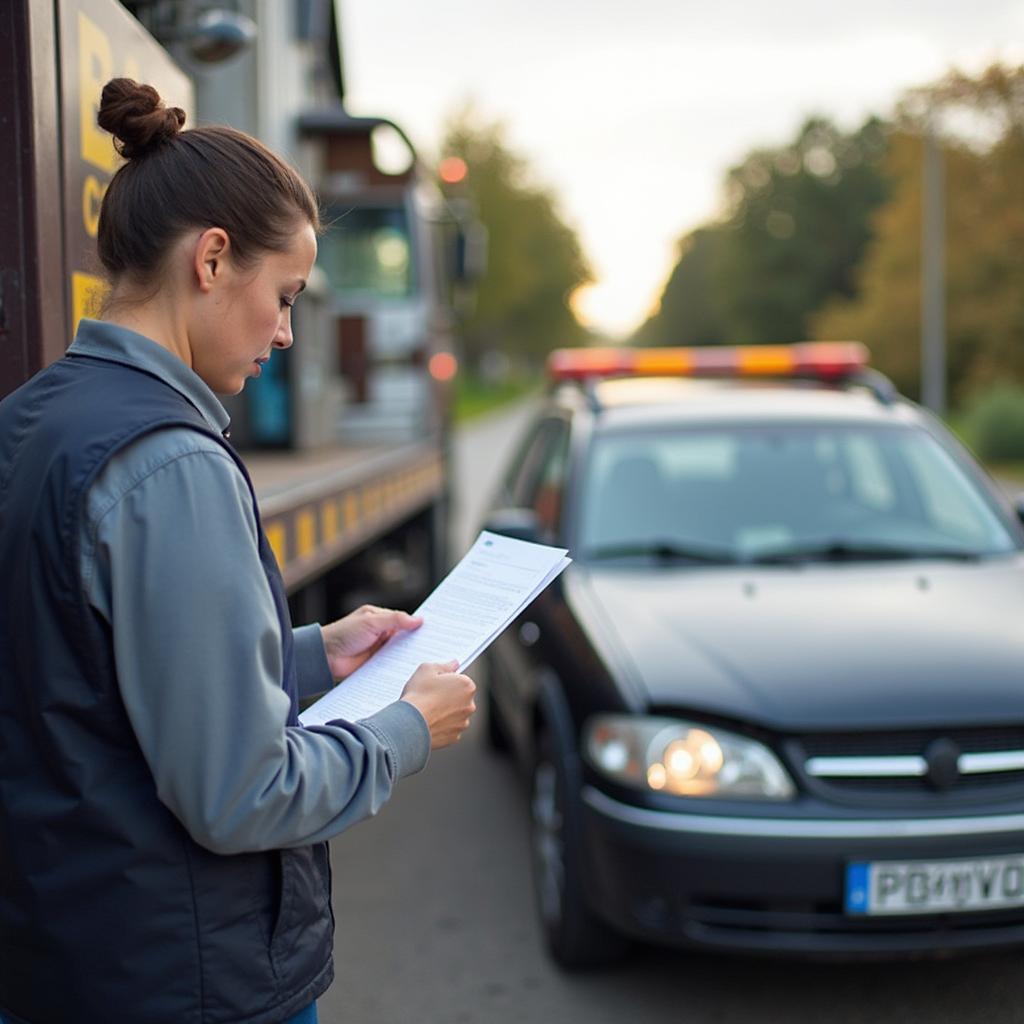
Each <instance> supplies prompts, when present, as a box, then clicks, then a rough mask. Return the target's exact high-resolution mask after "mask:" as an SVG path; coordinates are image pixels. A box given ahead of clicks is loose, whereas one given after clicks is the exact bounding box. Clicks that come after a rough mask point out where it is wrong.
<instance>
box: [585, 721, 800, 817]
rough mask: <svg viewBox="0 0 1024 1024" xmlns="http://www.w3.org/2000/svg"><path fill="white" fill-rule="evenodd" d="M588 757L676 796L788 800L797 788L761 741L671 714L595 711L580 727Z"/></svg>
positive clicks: (605, 771) (616, 774)
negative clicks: (654, 716)
mask: <svg viewBox="0 0 1024 1024" xmlns="http://www.w3.org/2000/svg"><path fill="white" fill-rule="evenodd" d="M583 751H584V755H585V757H586V759H587V762H588V763H589V764H590V765H592V766H593V767H594V768H595V769H597V771H599V772H601V774H602V775H606V776H608V778H610V779H614V780H615V781H616V782H623V783H626V784H628V785H631V786H637V787H639V788H641V789H649V790H654V791H656V792H658V793H673V794H675V795H677V796H696V797H725V798H728V797H739V798H745V799H755V800H758V799H760V800H789V799H791V798H792V797H793V796H794V795H795V794H796V790H795V788H794V786H793V783H792V781H791V780H790V778H789V776H788V775H787V774H786V770H785V768H783V767H782V765H781V764H780V763H779V759H778V758H777V757H776V756H775V755H774V754H773V753H772V752H771V751H770V750H769V749H768V748H767V747H766V746H765V745H764V744H763V743H758V742H757V741H756V740H752V739H748V738H747V737H746V736H739V735H737V734H736V733H733V732H728V731H726V730H725V729H719V728H718V727H717V726H711V725H700V724H697V723H695V722H685V721H680V720H679V719H674V718H647V717H640V716H635V715H597V716H595V717H594V718H591V719H589V720H588V721H587V723H586V725H585V726H584V729H583Z"/></svg>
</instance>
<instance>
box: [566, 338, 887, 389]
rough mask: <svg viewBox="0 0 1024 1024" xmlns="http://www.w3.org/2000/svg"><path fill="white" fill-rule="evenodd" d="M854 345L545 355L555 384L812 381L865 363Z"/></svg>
mask: <svg viewBox="0 0 1024 1024" xmlns="http://www.w3.org/2000/svg"><path fill="white" fill-rule="evenodd" d="M869 358H870V353H869V352H868V350H867V347H866V346H865V345H862V344H861V343H860V342H859V341H808V342H803V343H801V344H798V345H745V346H740V347H735V348H722V347H718V346H714V347H712V346H708V347H705V348H559V349H555V350H554V351H553V352H552V353H551V354H550V355H549V356H548V373H549V375H550V376H551V377H552V378H553V379H554V380H588V379H590V378H593V377H814V378H818V379H821V380H843V379H844V378H846V377H850V376H852V375H853V374H855V373H858V372H859V371H861V370H863V369H864V368H865V367H866V366H867V365H868V360H869Z"/></svg>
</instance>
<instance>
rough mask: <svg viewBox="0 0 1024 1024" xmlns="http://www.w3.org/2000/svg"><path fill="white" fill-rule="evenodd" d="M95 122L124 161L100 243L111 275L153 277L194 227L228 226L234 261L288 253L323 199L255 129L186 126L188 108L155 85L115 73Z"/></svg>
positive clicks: (315, 218)
mask: <svg viewBox="0 0 1024 1024" xmlns="http://www.w3.org/2000/svg"><path fill="white" fill-rule="evenodd" d="M97 121H98V123H99V125H100V127H101V128H104V129H105V130H106V131H108V132H110V133H111V134H112V135H113V136H114V145H115V147H116V149H117V150H118V152H119V153H121V155H122V156H123V157H125V159H126V160H127V163H125V164H124V165H123V166H122V167H121V168H120V170H118V172H117V173H116V174H115V175H114V178H113V180H112V181H111V182H110V187H109V188H108V189H107V193H106V195H105V196H104V198H103V204H102V206H101V208H100V219H99V234H98V238H97V248H98V251H99V258H100V262H101V263H102V264H103V267H104V269H105V270H106V271H107V273H108V274H109V275H110V277H111V279H112V280H113V281H115V282H116V281H117V280H118V279H119V278H120V277H121V276H122V275H128V276H129V277H131V278H133V279H135V280H137V281H138V282H139V283H148V282H151V281H152V280H153V278H154V275H155V274H156V273H157V272H158V271H159V269H160V268H161V266H162V264H163V260H164V258H165V256H166V254H167V250H168V249H169V247H170V246H171V245H172V244H173V243H174V242H175V241H176V240H177V239H178V238H180V237H181V236H182V235H183V234H185V232H187V231H188V230H190V229H193V228H201V229H205V228H208V227H220V228H223V229H224V230H225V231H226V232H227V233H228V236H229V237H230V239H231V251H232V254H233V257H234V259H235V262H236V263H239V264H241V265H243V266H246V265H251V264H253V263H254V262H255V261H256V260H257V259H258V258H259V256H260V254H261V253H264V252H267V251H269V250H274V251H282V250H284V249H286V248H287V247H288V243H289V241H290V240H291V238H292V237H293V236H294V234H295V230H296V222H297V221H299V220H300V218H304V219H305V220H307V221H308V222H309V223H310V225H311V226H312V227H313V230H314V231H319V230H320V215H319V211H318V209H317V202H316V199H315V197H314V196H313V193H312V191H311V190H310V188H309V186H308V185H307V184H306V182H305V181H303V179H302V177H301V175H300V174H299V173H298V171H296V170H295V169H294V168H293V167H291V166H289V165H288V164H287V163H285V161H284V160H282V159H281V158H280V157H278V156H276V155H275V154H274V153H272V152H271V151H270V150H269V149H267V147H266V146H264V145H263V143H261V142H259V141H258V140H257V139H254V138H253V137H252V136H251V135H246V134H245V133H244V132H240V131H236V130H235V129H234V128H228V127H226V126H224V125H209V126H203V127H200V128H192V129H189V130H188V131H182V130H181V129H182V126H183V125H184V123H185V112H184V111H183V110H182V109H181V108H180V107H165V106H164V105H163V102H162V101H161V99H160V94H159V93H158V92H157V91H156V89H154V88H153V87H152V86H150V85H140V84H139V83H137V82H133V81H132V80H131V79H129V78H115V79H112V80H111V81H110V82H108V83H107V84H106V85H105V86H104V87H103V94H102V97H101V99H100V109H99V115H98V117H97Z"/></svg>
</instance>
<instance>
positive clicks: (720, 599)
mask: <svg viewBox="0 0 1024 1024" xmlns="http://www.w3.org/2000/svg"><path fill="white" fill-rule="evenodd" d="M865 359H866V351H865V350H864V349H863V347H862V346H857V345H843V346H834V345H833V346H794V347H791V348H778V349H774V348H773V349H767V350H766V349H755V350H723V349H715V350H659V351H654V352H644V351H636V350H634V351H628V350H627V351H621V350H598V351H594V350H582V351H579V352H560V353H556V354H554V355H553V357H552V364H551V365H552V367H553V370H554V373H555V376H556V378H559V379H560V383H557V384H556V386H555V388H554V389H553V391H552V393H551V396H550V398H549V400H548V402H547V403H546V406H545V408H544V409H543V411H542V413H541V415H540V416H539V418H538V420H537V422H536V423H535V424H534V425H533V427H532V429H531V431H530V432H529V435H528V437H527V438H526V441H525V443H524V445H523V446H522V449H521V451H520V452H519V454H518V456H517V458H516V459H515V461H514V464H513V465H512V467H511V469H510V471H509V472H508V475H507V478H506V480H505V483H504V485H503V488H502V492H501V494H500V496H499V499H498V501H497V502H496V505H495V507H494V509H493V511H492V513H491V514H490V516H489V519H488V522H487V526H488V528H490V529H492V530H495V531H498V532H503V533H507V534H510V535H513V536H516V537H519V538H522V539H532V540H539V541H544V542H550V543H555V542H557V543H559V544H561V545H563V546H565V547H568V548H569V549H570V554H571V555H572V556H573V558H574V560H575V561H574V564H573V565H572V566H571V567H570V568H569V569H568V570H567V571H566V572H565V574H564V575H563V577H562V578H561V579H559V580H558V581H557V582H556V583H555V584H554V585H553V586H551V587H550V588H549V589H548V590H547V591H546V592H545V593H544V594H542V595H541V597H540V598H539V599H538V600H537V601H536V602H535V603H534V604H533V605H532V606H530V607H529V608H528V609H527V611H526V612H525V613H524V614H523V616H522V617H521V618H520V619H519V620H518V621H517V622H516V623H515V625H514V626H513V627H512V628H511V629H509V630H508V631H507V632H506V633H505V634H504V635H503V636H502V637H500V638H499V639H498V640H497V641H496V642H495V644H494V645H493V646H492V648H491V650H490V652H489V655H488V663H489V677H490V684H489V689H488V692H487V704H488V710H489V713H490V718H489V728H488V736H489V739H490V740H491V742H492V743H493V744H494V745H495V746H497V747H510V748H512V749H513V750H514V751H515V752H516V754H517V755H518V757H519V759H520V760H521V762H522V763H523V764H524V765H525V766H526V767H527V768H528V773H529V777H530V780H531V800H530V806H531V812H532V813H531V826H532V838H533V848H534V852H535V868H536V870H535V879H536V895H537V902H538V906H539V909H540V913H541V915H542V918H543V922H544V926H545V931H546V935H547V937H548V940H549V945H550V949H551V952H552V953H553V955H554V956H555V958H556V959H557V960H558V961H559V962H560V963H562V964H563V965H565V966H583V965H586V964H590V963H595V962H598V961H601V960H605V959H607V958H609V957H611V956H613V955H614V954H616V953H617V952H619V951H620V950H621V949H622V948H623V947H624V944H625V940H626V939H627V938H628V937H637V938H642V939H645V940H653V941H657V942H663V943H667V944H676V945H689V946H700V947H704V948H706V949H719V950H737V951H747V952H772V953H792V954H802V955H808V954H809V955H815V954H830V955H865V954H867V955H882V956H886V955H894V954H905V953H913V954H922V953H937V952H947V951H955V950H969V949H981V948H994V947H999V946H1009V945H1016V944H1021V943H1024V625H1022V623H1024V553H1022V547H1024V531H1022V527H1021V523H1020V520H1019V518H1018V516H1017V514H1016V513H1015V511H1014V510H1013V508H1012V507H1011V506H1010V505H1009V504H1008V503H1007V502H1006V501H1005V500H1004V499H1003V498H1002V497H1001V496H1000V494H999V493H998V492H997V490H996V488H995V487H994V486H993V484H992V482H991V481H990V480H989V478H988V477H987V476H986V475H985V474H984V473H983V472H982V471H981V470H980V469H979V467H978V466H977V465H976V463H975V462H974V461H973V459H972V458H971V456H970V455H969V454H968V453H967V452H966V451H965V450H964V449H963V448H962V447H961V446H960V445H959V444H958V443H957V442H956V440H955V439H954V438H953V437H952V436H951V435H950V434H949V433H948V432H947V431H946V430H945V429H944V428H943V427H942V426H941V424H939V423H938V422H937V421H936V420H934V419H933V418H932V417H931V416H930V415H929V414H927V413H926V412H925V411H923V410H922V409H920V408H918V407H917V406H915V405H913V404H912V403H910V402H908V401H906V400H904V399H902V398H901V397H900V396H898V395H897V394H896V393H895V391H894V389H893V388H892V386H891V384H889V382H888V381H886V380H885V378H883V377H881V376H880V375H878V374H877V373H874V372H873V371H871V370H869V369H867V368H866V367H865V365H864V363H865ZM647 374H656V375H657V376H648V375H647Z"/></svg>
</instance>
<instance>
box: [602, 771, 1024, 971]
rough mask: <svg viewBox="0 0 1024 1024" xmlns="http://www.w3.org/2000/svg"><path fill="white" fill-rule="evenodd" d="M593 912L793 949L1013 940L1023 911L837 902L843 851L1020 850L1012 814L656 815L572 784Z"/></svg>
mask: <svg viewBox="0 0 1024 1024" xmlns="http://www.w3.org/2000/svg"><path fill="white" fill-rule="evenodd" d="M583 810H584V814H583V824H584V848H585V865H584V884H585V886H586V893H587V899H588V902H589V903H590V905H591V907H592V908H593V910H594V911H595V912H596V913H598V914H600V915H601V916H602V917H604V918H605V919H607V920H608V921H609V922H610V923H611V924H612V925H614V926H615V927H616V928H618V929H619V930H621V931H623V932H625V933H627V934H630V935H632V936H634V937H637V938H643V939H647V940H651V941H656V942H659V943H665V944H670V945H681V946H698V947H703V948H705V949H717V950H734V951H736V952H746V953H770V954H782V955H787V954H788V955H802V956H815V955H821V956H879V957H885V956H893V955H901V954H902V955H936V954H943V953H953V952H957V951H967V950H981V949H998V948H1005V947H1010V946H1016V945H1024V907H1018V908H1013V909H1009V910H995V911H984V912H962V913H961V912H956V913H945V914H927V915H917V916H898V917H892V916H884V917H875V916H863V915H853V916H852V915H848V914H846V913H845V912H844V907H843V903H844V885H845V871H846V865H847V864H848V863H849V862H851V861H916V860H943V859H947V858H959V857H988V856H999V855H1003V854H1020V853H1022V852H1024V814H1004V815H998V816H975V817H966V816H965V817H958V818H929V819H914V818H911V819H907V818H903V819H888V820H886V819H879V820H866V819H865V820H844V819H834V820H833V819H827V820H807V819H800V818H792V819H783V818H774V817H773V818H744V817H725V816H719V815H704V814H683V813H674V812H669V811H655V810H650V809H646V808H641V807H636V806H634V805H632V804H625V803H622V802H620V801H617V800H614V799H613V798H611V797H610V796H608V795H607V794H606V793H604V792H602V791H601V790H599V789H597V788H596V787H593V786H585V787H584V790H583Z"/></svg>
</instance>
